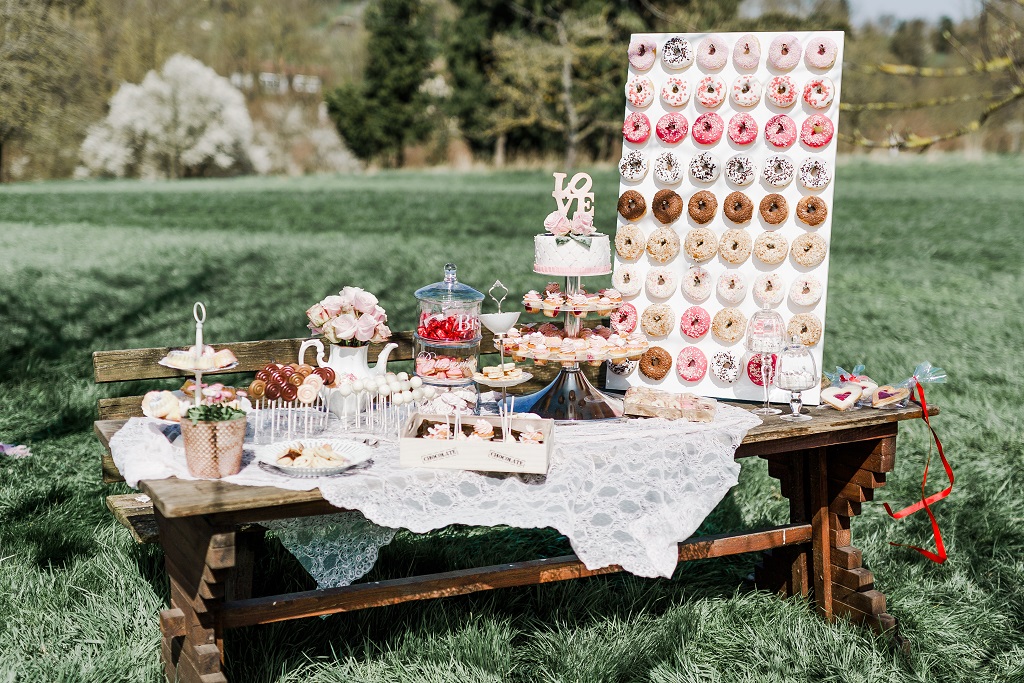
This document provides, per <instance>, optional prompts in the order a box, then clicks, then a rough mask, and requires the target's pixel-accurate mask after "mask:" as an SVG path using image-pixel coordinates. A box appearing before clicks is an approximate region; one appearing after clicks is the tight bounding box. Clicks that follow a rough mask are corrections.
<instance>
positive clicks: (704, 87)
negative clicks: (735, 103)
mask: <svg viewBox="0 0 1024 683" xmlns="http://www.w3.org/2000/svg"><path fill="white" fill-rule="evenodd" d="M695 97H696V98H697V101H698V102H700V103H701V104H702V105H704V106H705V107H709V108H711V109H714V108H715V107H717V106H718V105H720V104H721V103H722V102H724V101H725V81H723V80H722V79H721V78H719V77H718V76H705V77H704V78H702V79H700V80H699V81H697V87H696V93H695Z"/></svg>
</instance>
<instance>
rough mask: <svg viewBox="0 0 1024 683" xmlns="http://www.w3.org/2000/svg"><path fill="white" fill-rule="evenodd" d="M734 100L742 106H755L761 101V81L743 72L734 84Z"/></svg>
mask: <svg viewBox="0 0 1024 683" xmlns="http://www.w3.org/2000/svg"><path fill="white" fill-rule="evenodd" d="M732 101H733V102H735V103H736V104H737V105H738V106H740V107H753V106H754V105H756V104H757V103H758V102H760V101H761V81H759V80H757V79H756V78H754V77H753V76H751V75H750V74H741V75H740V76H737V77H736V80H735V81H733V84H732Z"/></svg>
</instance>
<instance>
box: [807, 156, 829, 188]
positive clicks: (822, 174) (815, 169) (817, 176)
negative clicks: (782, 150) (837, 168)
mask: <svg viewBox="0 0 1024 683" xmlns="http://www.w3.org/2000/svg"><path fill="white" fill-rule="evenodd" d="M831 181H832V172H831V171H829V170H828V162H827V161H825V160H824V159H822V158H821V157H807V160H806V161H804V163H802V164H800V184H801V185H803V186H804V187H806V188H807V189H808V190H820V189H821V188H823V187H825V186H826V185H828V184H829V182H831Z"/></svg>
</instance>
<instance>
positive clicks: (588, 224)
mask: <svg viewBox="0 0 1024 683" xmlns="http://www.w3.org/2000/svg"><path fill="white" fill-rule="evenodd" d="M570 230H571V231H572V234H574V235H582V236H584V237H588V236H590V235H593V234H594V217H593V216H591V215H590V214H589V213H582V212H580V211H577V212H576V213H575V214H573V217H572V224H571V225H570Z"/></svg>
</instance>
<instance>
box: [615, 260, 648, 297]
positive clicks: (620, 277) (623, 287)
mask: <svg viewBox="0 0 1024 683" xmlns="http://www.w3.org/2000/svg"><path fill="white" fill-rule="evenodd" d="M612 286H613V287H615V289H617V290H619V294H621V295H622V296H635V295H637V294H639V293H640V288H641V287H643V286H644V280H643V278H642V277H640V271H639V270H637V267H636V266H634V265H632V264H629V263H620V264H619V267H618V268H616V269H615V272H614V273H613V274H612Z"/></svg>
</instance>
